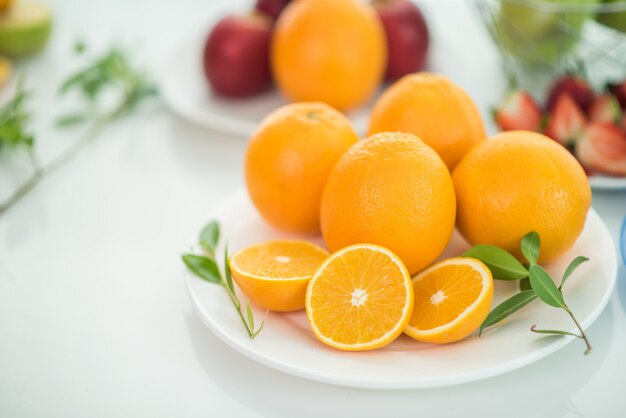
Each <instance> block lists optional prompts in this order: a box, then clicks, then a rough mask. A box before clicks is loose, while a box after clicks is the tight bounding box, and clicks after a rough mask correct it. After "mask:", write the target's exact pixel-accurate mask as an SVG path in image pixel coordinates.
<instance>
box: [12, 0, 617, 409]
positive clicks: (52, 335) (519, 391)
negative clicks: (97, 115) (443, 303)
mask: <svg viewBox="0 0 626 418" xmlns="http://www.w3.org/2000/svg"><path fill="white" fill-rule="evenodd" d="M439 1H440V2H441V0H439ZM250 2H251V0H250ZM229 3H236V4H234V5H232V4H231V5H229ZM243 6H245V2H244V1H238V2H234V1H226V0H224V1H219V2H218V1H207V0H197V1H196V0H183V1H178V2H158V4H157V2H154V1H149V0H133V1H121V0H119V1H104V0H101V1H95V0H93V1H84V0H83V1H81V0H63V1H61V0H58V1H56V2H55V3H54V4H53V7H54V10H55V15H56V21H55V23H56V27H55V29H54V30H55V32H54V35H53V39H52V42H51V44H50V45H49V47H48V48H47V50H46V51H45V53H43V54H42V55H40V56H38V57H36V58H33V59H31V60H28V61H25V62H22V63H20V64H19V67H20V69H21V70H22V71H24V72H25V74H26V76H27V78H28V82H29V85H30V86H32V87H33V89H34V90H35V96H34V98H33V100H32V108H33V109H34V110H35V111H36V114H37V116H36V119H35V120H34V121H33V126H34V130H35V132H36V133H37V138H38V143H39V150H40V153H41V155H42V158H43V159H44V160H47V159H49V158H51V157H53V156H54V155H55V154H56V153H58V152H59V151H60V150H61V149H63V148H64V147H65V146H67V144H68V143H70V142H71V140H72V139H73V138H75V137H76V135H77V134H78V133H79V132H80V130H69V131H60V130H58V129H56V128H54V127H53V124H52V120H53V119H54V117H55V116H56V115H58V114H59V113H61V109H60V108H59V106H60V105H59V101H58V100H57V99H56V98H55V89H56V88H57V86H58V84H59V82H60V80H61V79H62V78H63V76H64V74H66V72H67V71H68V69H69V68H70V67H71V66H72V65H73V64H72V63H73V62H74V61H72V58H71V56H70V53H69V51H70V49H71V46H72V43H73V41H74V40H76V39H77V38H79V37H81V38H84V39H86V40H87V42H88V44H90V45H92V46H93V47H94V49H99V48H100V47H104V46H107V45H110V44H114V43H123V44H124V45H130V46H131V50H132V51H137V60H138V61H139V62H142V63H145V67H146V68H148V69H154V68H156V66H157V65H158V63H159V62H161V61H162V60H163V59H165V58H167V57H166V53H167V51H168V50H169V49H170V48H172V47H173V45H175V44H176V42H177V41H179V40H180V39H183V38H184V37H185V35H186V33H187V32H188V31H189V30H190V29H194V28H198V27H202V25H206V23H207V22H208V21H211V20H213V19H215V18H216V16H218V15H219V14H220V13H223V11H224V10H227V9H229V8H235V9H236V8H242V7H243ZM424 9H425V11H426V12H429V11H430V12H432V10H430V9H429V8H428V7H424ZM428 17H429V19H430V21H431V22H432V23H431V27H432V30H433V35H434V38H435V47H434V51H433V54H432V57H431V66H432V68H433V69H434V70H437V71H442V72H444V73H445V74H447V75H448V76H450V77H451V78H453V79H454V80H455V81H457V82H458V83H459V84H461V85H463V86H464V87H465V88H466V89H467V90H468V91H469V92H470V94H472V96H474V97H475V98H476V100H477V101H478V102H479V104H480V105H481V107H482V110H483V111H484V114H485V115H486V114H487V110H488V107H487V106H488V105H489V104H492V103H493V102H494V101H495V100H497V98H498V95H499V93H500V92H501V88H502V80H501V76H500V75H499V69H498V67H497V65H498V61H497V57H496V54H495V52H494V51H493V49H492V47H491V46H490V45H489V44H488V42H487V41H486V38H485V35H484V33H483V32H482V31H481V28H480V24H479V23H478V20H477V16H476V15H475V13H474V10H472V8H471V7H470V6H469V5H468V4H467V3H463V2H459V1H456V2H453V1H449V2H445V3H443V4H442V5H441V4H440V6H439V7H438V8H437V13H430V14H429V15H428ZM450 22H452V23H450ZM459 22H461V23H459ZM468 39H469V40H474V41H472V42H470V41H468ZM245 145H246V141H245V139H241V138H235V137H230V136H227V135H224V134H220V133H218V132H211V131H207V130H204V129H201V128H197V127H195V126H193V125H190V124H188V123H187V122H185V121H184V120H182V119H180V118H178V117H176V116H174V115H172V114H170V113H169V112H168V111H167V110H166V108H165V107H164V106H162V105H158V104H155V105H152V106H147V107H146V108H144V109H143V110H142V111H141V112H140V113H139V114H137V115H135V116H133V117H131V118H129V119H125V120H122V121H120V122H119V123H117V124H115V125H114V126H112V127H111V128H110V129H108V130H107V131H106V132H105V133H104V134H103V135H102V136H101V137H99V138H98V140H97V141H96V142H94V143H93V144H92V145H90V146H89V147H88V148H87V149H86V150H85V151H84V152H83V153H82V154H81V155H80V156H79V157H78V158H77V159H76V160H74V161H73V162H72V163H70V164H69V165H68V166H66V167H65V168H63V169H62V170H60V171H59V172H57V173H55V174H54V175H52V176H51V177H50V178H48V179H47V180H45V181H44V182H43V183H42V184H41V185H40V186H39V187H38V188H37V189H36V190H35V191H34V192H33V193H32V194H31V195H29V196H28V197H27V198H26V199H24V200H23V201H22V202H20V203H19V204H18V205H17V206H15V207H14V208H13V209H12V210H10V211H9V212H7V213H5V214H4V215H2V216H0V417H16V418H17V417H107V418H111V417H143V416H149V417H183V416H184V417H196V416H197V417H199V416H211V417H231V416H236V417H260V416H267V417H294V416H299V417H326V416H327V417H333V416H354V417H381V416H423V417H436V416H437V417H438V416H442V417H457V416H465V417H474V416H477V417H478V416H480V417H492V416H493V417H501V416H507V417H550V418H553V417H568V418H571V417H594V418H595V417H617V416H624V413H625V412H624V411H626V396H624V394H623V392H624V386H625V384H626V361H624V360H625V356H626V354H625V353H626V315H625V310H624V309H625V307H626V274H625V269H624V267H623V266H620V269H619V277H618V284H617V287H616V289H615V293H614V294H613V296H612V299H611V302H610V303H609V305H608V307H607V308H606V310H605V312H604V313H603V314H602V315H601V317H600V318H599V319H598V320H597V322H596V323H595V324H594V325H593V326H592V327H591V328H590V330H589V336H590V338H591V340H592V342H593V343H594V351H593V353H592V354H591V355H590V356H587V357H585V356H583V354H582V351H583V349H582V346H581V344H579V343H578V342H574V343H572V344H569V345H568V346H566V347H565V348H564V349H562V350H560V351H558V352H557V353H555V354H553V355H551V356H549V357H548V358H546V359H543V360H541V361H539V362H537V363H535V364H533V365H531V366H528V367H525V368H523V369H520V370H518V371H515V372H512V373H508V374H505V375H502V376H500V377H495V378H490V379H487V380H484V381H480V382H475V383H471V384H464V385H460V386H454V387H449V388H441V389H429V390H413V391H371V390H360V389H351V388H345V387H336V386H331V385H326V384H320V383H315V382H311V381H306V380H303V379H300V378H296V377H292V376H289V375H286V374H283V373H281V372H278V371H274V370H272V369H269V368H267V367H265V366H262V365H259V364H257V363H255V362H254V361H252V360H249V359H248V358H246V357H243V356H242V355H240V354H238V353H236V352H234V351H233V350H231V349H230V348H229V347H227V346H226V345H224V344H223V343H221V342H220V341H219V340H218V339H217V338H216V337H215V336H214V335H212V334H211V332H210V331H209V330H208V329H207V328H206V327H205V326H204V325H203V324H202V323H201V322H200V320H199V319H198V318H197V317H196V315H195V314H194V312H193V309H192V306H191V303H190V301H189V298H188V296H187V294H186V292H185V287H184V284H183V279H182V272H183V266H182V264H181V262H180V259H179V254H180V253H181V252H183V251H185V250H186V249H187V248H188V246H189V244H190V243H191V242H192V240H193V239H194V237H195V234H196V232H197V230H198V228H199V227H200V226H201V225H202V224H203V222H205V221H206V220H207V219H208V217H209V215H210V212H211V210H212V209H213V208H215V207H216V206H217V205H219V203H220V201H222V200H223V199H225V198H226V197H227V196H228V195H229V194H231V193H233V191H235V190H238V189H240V188H241V187H243V183H242V174H241V173H242V155H243V151H244V149H245ZM0 173H1V174H0V195H2V196H4V195H6V194H7V193H8V192H9V190H10V187H11V185H12V184H15V182H17V181H19V179H20V176H21V175H24V174H25V173H26V165H25V164H22V163H21V162H19V161H15V158H13V159H9V158H8V157H6V156H5V157H0ZM593 206H594V207H595V209H596V210H597V211H598V213H599V214H600V215H601V217H602V218H603V219H604V221H605V222H606V223H607V225H608V226H609V229H610V231H611V234H612V235H613V238H614V239H615V240H617V235H618V232H619V225H620V222H621V220H622V219H623V217H624V215H625V213H626V192H612V193H609V192H594V196H593Z"/></svg>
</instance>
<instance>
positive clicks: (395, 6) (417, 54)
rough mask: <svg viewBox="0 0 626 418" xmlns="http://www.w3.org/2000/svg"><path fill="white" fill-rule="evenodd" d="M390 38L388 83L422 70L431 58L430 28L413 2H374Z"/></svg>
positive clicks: (388, 43)
mask: <svg viewBox="0 0 626 418" xmlns="http://www.w3.org/2000/svg"><path fill="white" fill-rule="evenodd" d="M372 5H373V6H374V7H375V8H376V10H377V11H378V15H379V16H380V19H381V21H382V23H383V27H384V28H385V34H386V36H387V48H388V51H389V55H388V58H387V73H386V74H385V78H386V79H387V80H396V79H398V78H400V77H402V76H404V75H406V74H409V73H413V72H415V71H418V70H421V69H422V68H424V65H425V64H426V56H427V54H428V44H429V40H430V37H429V35H428V26H427V25H426V20H425V19H424V16H423V15H422V12H420V10H419V9H418V7H417V6H416V5H415V4H414V3H411V2H410V1H409V0H372Z"/></svg>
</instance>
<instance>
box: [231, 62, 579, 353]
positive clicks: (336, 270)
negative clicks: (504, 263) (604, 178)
mask: <svg viewBox="0 0 626 418" xmlns="http://www.w3.org/2000/svg"><path fill="white" fill-rule="evenodd" d="M368 135H369V136H368V137H367V138H365V139H363V140H359V139H358V136H357V134H356V133H355V132H354V130H353V129H352V127H351V126H350V124H349V122H348V120H347V119H346V118H345V117H344V116H343V115H342V114H341V113H340V112H339V111H337V110H335V109H333V108H332V107H331V106H329V105H327V104H324V103H295V104H290V105H286V106H284V107H282V108H280V109H278V110H276V111H274V112H273V113H271V114H270V115H269V116H267V118H266V119H265V120H264V121H263V123H262V124H261V125H260V127H259V128H258V130H257V132H256V133H255V134H254V135H253V137H252V138H251V141H250V143H249V146H248V150H247V153H246V157H245V177H246V184H247V188H248V192H249V195H250V197H251V200H252V202H253V203H254V205H255V207H256V208H257V210H258V211H259V213H260V214H261V216H262V217H263V218H264V219H265V220H266V221H267V222H269V223H270V224H272V225H274V226H275V227H276V228H279V229H281V230H286V231H290V232H295V233H299V234H302V235H303V240H296V241H276V242H271V243H265V244H259V245H258V246H255V247H252V248H247V249H244V250H242V251H240V252H239V253H237V254H235V255H234V256H233V257H232V259H231V262H230V265H231V269H232V271H233V275H234V277H235V279H236V281H237V282H238V283H239V285H240V287H241V288H242V289H243V290H244V291H245V292H246V294H247V296H248V297H249V298H250V299H251V300H252V301H253V302H254V303H256V304H258V305H259V306H262V307H264V308H267V309H271V310H278V311H282V310H296V309H302V308H306V312H307V317H308V319H309V322H310V324H311V328H312V330H313V332H314V333H315V335H316V336H317V337H318V338H319V339H320V341H322V342H324V343H326V344H328V345H330V346H333V347H335V348H339V349H343V350H366V349H372V348H377V347H380V346H383V345H385V344H388V343H389V342H391V341H393V339H395V338H396V337H397V336H398V335H399V334H401V333H402V332H404V333H406V334H407V335H409V336H410V337H412V338H415V339H417V340H420V341H426V342H431V343H449V342H454V341H458V340H460V339H463V338H465V337H467V336H468V335H470V334H471V333H472V332H474V331H475V330H476V329H477V328H478V326H479V325H480V323H481V322H482V321H483V320H484V319H485V317H486V316H487V314H488V312H489V309H490V307H491V303H492V299H493V280H492V277H491V273H490V271H489V269H487V267H485V265H484V264H482V263H481V262H480V261H478V260H475V259H472V258H466V257H456V258H451V259H447V260H443V261H439V262H438V263H436V264H433V263H434V262H435V261H436V260H437V259H438V258H439V257H440V256H441V254H442V252H443V251H444V249H445V248H446V247H447V245H448V242H449V241H450V238H451V236H452V232H453V230H454V228H455V225H456V227H458V229H459V232H460V233H461V234H462V235H463V236H464V238H466V239H467V240H468V241H469V243H470V244H473V245H475V244H493V245H497V246H499V247H501V248H503V249H505V250H507V251H509V252H511V253H513V254H517V251H518V250H517V249H518V247H519V242H520V240H521V238H522V237H523V236H524V235H525V234H526V233H528V232H530V231H536V232H538V233H539V235H540V236H541V239H542V251H541V254H542V257H543V260H542V261H544V262H546V261H550V260H551V259H554V258H556V257H558V256H559V255H561V254H563V253H564V252H565V251H566V250H568V249H569V248H570V247H571V246H572V245H573V243H574V242H575V240H576V238H577V237H578V235H579V234H580V232H581V231H582V228H583V226H584V222H585V219H586V215H587V211H588V209H589V206H590V200H591V193H590V189H589V185H588V182H587V179H586V176H585V173H584V171H583V169H582V168H581V166H580V165H579V164H578V163H577V162H576V160H575V159H574V158H573V157H572V156H571V154H570V153H569V152H568V151H567V150H566V149H565V148H563V147H562V146H561V145H559V144H558V143H556V142H554V141H552V140H551V139H549V138H547V137H544V136H543V135H541V134H537V133H532V132H527V131H513V132H506V133H502V134H499V135H496V136H494V137H492V138H489V139H486V134H485V130H484V127H483V123H482V121H481V118H480V114H479V112H478V110H477V108H476V106H475V104H474V103H473V101H472V100H471V98H470V97H469V96H468V95H467V94H466V93H465V92H464V91H463V90H462V89H461V88H460V87H458V86H457V85H455V84H454V83H452V82H451V81H450V80H448V79H446V78H444V77H442V76H439V75H435V74H430V73H415V74H411V75H408V76H405V77H404V78H402V79H400V80H398V81H397V82H396V83H395V84H393V85H391V86H390V87H389V88H388V90H387V91H386V92H384V94H383V95H382V96H381V98H380V99H379V100H378V102H377V103H376V104H375V106H374V108H373V110H372V113H371V118H370V125H369V132H368ZM319 233H321V235H322V237H323V239H324V242H325V243H326V246H327V248H328V250H329V251H330V252H331V255H329V254H328V253H327V252H326V250H325V249H322V248H319V247H316V246H313V245H312V244H310V243H308V242H306V237H307V236H309V237H310V236H314V235H316V234H319ZM411 275H415V276H414V277H413V278H411Z"/></svg>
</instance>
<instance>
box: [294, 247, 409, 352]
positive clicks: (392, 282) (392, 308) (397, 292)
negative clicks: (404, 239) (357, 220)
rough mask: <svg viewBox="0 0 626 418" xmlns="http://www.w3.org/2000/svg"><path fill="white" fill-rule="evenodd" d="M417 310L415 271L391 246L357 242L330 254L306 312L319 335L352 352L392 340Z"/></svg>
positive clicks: (311, 286)
mask: <svg viewBox="0 0 626 418" xmlns="http://www.w3.org/2000/svg"><path fill="white" fill-rule="evenodd" d="M412 310H413V289H412V286H411V276H410V275H409V272H408V271H407V269H406V267H405V266H404V264H402V261H401V260H400V259H399V258H398V256H396V255H395V254H394V253H392V252H391V251H389V250H388V249H386V248H383V247H379V246H377V245H373V244H355V245H351V246H349V247H345V248H343V249H342V250H339V251H338V252H336V253H335V254H333V255H331V256H330V257H329V258H328V259H326V261H325V262H324V264H322V265H321V266H320V268H319V269H318V270H317V272H315V275H314V276H313V278H312V279H311V281H310V282H309V285H308V287H307V291H306V314H307V318H308V320H309V323H310V324H311V328H312V329H313V333H314V334H315V335H316V336H317V338H318V339H319V340H320V341H321V342H323V343H324V344H327V345H329V346H331V347H334V348H338V349H340V350H347V351H361V350H371V349H374V348H378V347H382V346H384V345H386V344H389V343H390V342H391V341H393V340H394V339H395V338H396V337H397V336H398V335H400V334H401V333H402V330H404V329H405V327H406V325H407V323H408V321H409V318H410V316H411V312H412Z"/></svg>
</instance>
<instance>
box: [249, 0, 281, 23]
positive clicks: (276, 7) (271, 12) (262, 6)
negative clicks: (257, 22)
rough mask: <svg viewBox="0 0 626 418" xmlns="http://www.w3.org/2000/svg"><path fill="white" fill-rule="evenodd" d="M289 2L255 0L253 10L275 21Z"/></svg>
mask: <svg viewBox="0 0 626 418" xmlns="http://www.w3.org/2000/svg"><path fill="white" fill-rule="evenodd" d="M289 2H290V0H257V1H256V4H255V5H254V9H255V10H256V11H259V12H261V13H265V14H266V15H268V16H270V17H271V18H272V19H274V20H276V19H278V16H279V15H280V12H282V11H283V9H284V8H285V6H287V3H289Z"/></svg>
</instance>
